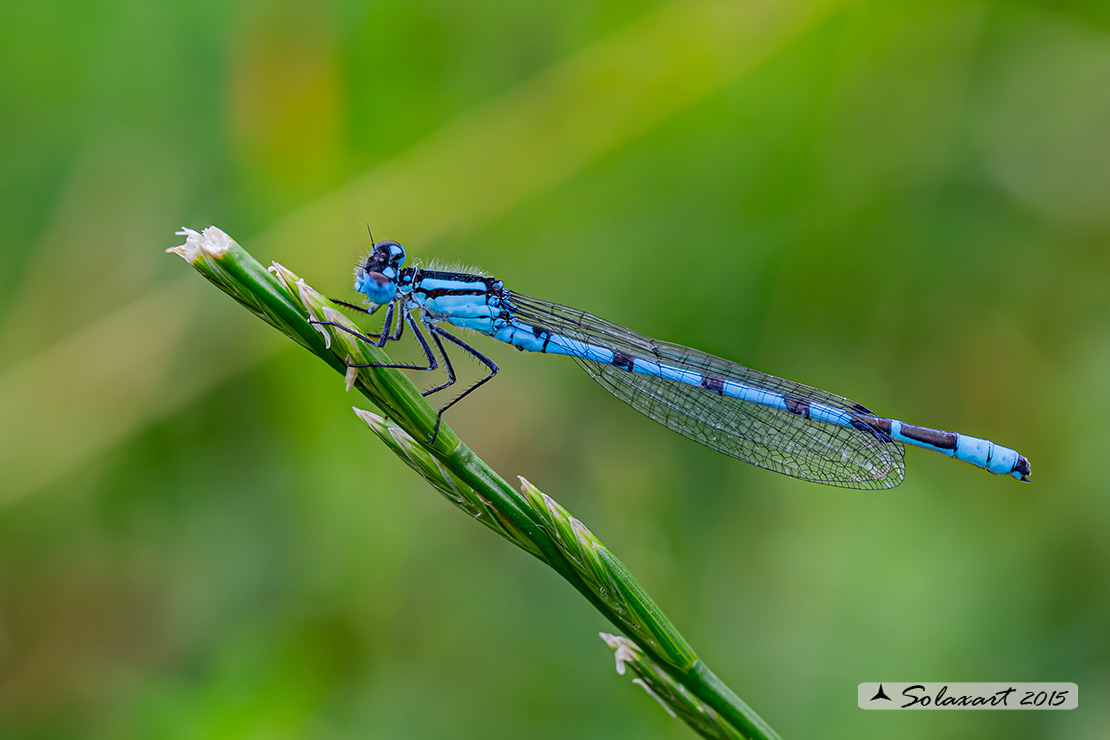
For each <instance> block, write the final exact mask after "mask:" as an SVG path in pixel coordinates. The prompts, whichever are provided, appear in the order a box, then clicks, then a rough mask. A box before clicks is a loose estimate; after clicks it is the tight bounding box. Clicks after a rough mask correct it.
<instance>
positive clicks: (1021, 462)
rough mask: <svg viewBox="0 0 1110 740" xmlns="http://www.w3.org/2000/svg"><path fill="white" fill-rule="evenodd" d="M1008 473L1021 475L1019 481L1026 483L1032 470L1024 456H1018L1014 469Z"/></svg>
mask: <svg viewBox="0 0 1110 740" xmlns="http://www.w3.org/2000/svg"><path fill="white" fill-rule="evenodd" d="M1010 472H1011V473H1021V479H1022V480H1024V481H1028V480H1029V478H1028V477H1027V476H1028V475H1029V474H1030V473H1031V472H1032V470H1031V469H1030V467H1029V461H1028V460H1026V459H1025V457H1024V456H1022V455H1018V459H1017V462H1016V463H1014V467H1013V469H1011V470H1010Z"/></svg>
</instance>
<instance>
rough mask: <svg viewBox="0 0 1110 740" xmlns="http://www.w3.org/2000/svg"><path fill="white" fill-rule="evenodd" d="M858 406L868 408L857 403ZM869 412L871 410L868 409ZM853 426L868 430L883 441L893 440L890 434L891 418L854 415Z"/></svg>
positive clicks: (863, 430)
mask: <svg viewBox="0 0 1110 740" xmlns="http://www.w3.org/2000/svg"><path fill="white" fill-rule="evenodd" d="M856 408H859V409H862V408H866V407H864V406H860V405H859V404H858V403H857V404H856ZM867 413H868V414H870V413H871V412H870V411H868V412H867ZM852 426H854V427H855V428H856V429H858V430H860V431H861V432H867V433H868V434H870V435H871V436H872V437H874V438H875V439H877V440H879V441H880V442H882V443H884V444H885V443H887V442H890V441H891V440H892V438H891V436H890V419H884V418H883V417H881V416H870V415H868V416H853V417H852Z"/></svg>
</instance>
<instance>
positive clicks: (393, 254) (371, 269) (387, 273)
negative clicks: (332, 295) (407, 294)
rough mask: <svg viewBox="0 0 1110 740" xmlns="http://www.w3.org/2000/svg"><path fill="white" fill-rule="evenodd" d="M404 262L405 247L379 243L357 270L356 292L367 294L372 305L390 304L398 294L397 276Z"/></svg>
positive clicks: (387, 242)
mask: <svg viewBox="0 0 1110 740" xmlns="http://www.w3.org/2000/svg"><path fill="white" fill-rule="evenodd" d="M404 262H405V248H404V247H402V246H401V245H400V244H398V243H397V242H394V241H381V242H378V243H377V244H375V245H374V249H373V251H371V252H370V255H369V256H368V257H367V258H366V262H364V263H363V264H362V265H360V266H359V268H358V269H357V270H355V290H357V291H358V292H359V293H364V294H366V298H367V300H369V301H370V302H371V303H375V304H379V305H380V304H383V303H388V302H389V301H391V300H393V298H394V296H395V295H396V293H397V276H398V275H399V274H400V271H401V265H403V264H404Z"/></svg>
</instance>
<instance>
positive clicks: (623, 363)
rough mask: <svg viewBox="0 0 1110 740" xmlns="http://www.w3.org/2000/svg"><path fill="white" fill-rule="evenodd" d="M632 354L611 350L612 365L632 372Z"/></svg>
mask: <svg viewBox="0 0 1110 740" xmlns="http://www.w3.org/2000/svg"><path fill="white" fill-rule="evenodd" d="M632 359H633V358H632V355H629V354H626V353H624V352H618V351H617V350H613V367H619V368H620V369H621V370H627V371H628V372H632Z"/></svg>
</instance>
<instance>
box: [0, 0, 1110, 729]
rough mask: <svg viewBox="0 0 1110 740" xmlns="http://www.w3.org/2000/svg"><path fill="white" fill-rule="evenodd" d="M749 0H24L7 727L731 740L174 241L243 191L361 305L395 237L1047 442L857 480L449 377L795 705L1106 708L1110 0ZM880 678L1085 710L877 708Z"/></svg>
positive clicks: (4, 590) (12, 284) (1008, 725)
mask: <svg viewBox="0 0 1110 740" xmlns="http://www.w3.org/2000/svg"><path fill="white" fill-rule="evenodd" d="M723 6H724V8H723V9H722V8H711V9H708V10H707V9H706V8H705V7H704V5H703V4H702V3H696V2H683V1H682V0H678V1H677V2H674V3H671V4H662V3H627V2H625V3H596V2H585V1H582V0H570V1H569V2H564V3H556V4H547V5H536V4H519V3H512V2H507V1H506V0H495V1H494V2H488V3H483V4H461V3H451V2H444V1H443V0H431V1H427V2H399V1H398V0H391V1H387V2H373V3H367V2H340V1H335V2H326V3H317V4H314V5H312V6H309V5H305V4H301V3H293V2H270V3H262V2H249V3H247V2H244V3H215V2H200V3H191V4H184V3H171V4H159V3H141V2H137V1H136V0H114V2H102V3H85V2H77V3H65V4H62V3H3V4H0V99H2V100H3V101H4V115H3V116H0V141H2V142H3V144H2V146H3V161H4V166H3V168H0V188H2V193H3V196H4V197H3V198H2V199H0V213H2V223H3V231H4V233H3V239H2V241H0V306H2V307H3V311H2V314H0V480H2V481H3V482H2V483H0V503H2V506H3V508H2V509H0V736H3V737H12V738H35V739H38V738H43V739H45V738H70V737H82V738H94V739H95V738H148V737H160V738H248V737H249V738H263V737H265V738H277V737H290V738H293V737H296V738H339V737H343V738H346V737H390V738H392V737H406V738H419V737H483V738H517V737H520V736H521V735H522V734H525V733H527V734H528V735H529V736H530V737H536V738H545V737H553V738H554V737H560V738H561V737H568V736H574V737H597V738H617V737H644V736H654V737H675V738H677V737H689V736H690V734H689V731H688V730H687V729H686V728H685V727H684V726H683V725H681V724H679V723H677V722H674V721H672V720H670V719H669V718H667V717H666V715H665V714H664V713H663V712H662V711H661V710H659V709H658V708H657V707H655V705H654V704H653V703H652V702H650V701H648V700H647V699H646V698H645V697H644V696H643V695H641V693H640V692H639V691H638V690H635V689H632V688H630V687H629V686H628V685H627V684H626V683H625V682H623V681H620V680H618V679H617V678H616V676H615V675H613V672H612V662H611V661H612V656H611V654H610V651H609V650H608V648H606V647H605V645H604V644H603V643H602V642H601V641H600V640H599V639H598V638H597V636H596V633H597V632H598V631H599V630H605V629H607V628H608V625H605V624H603V623H601V622H599V620H598V618H597V616H596V614H595V613H594V612H593V611H592V610H591V609H590V608H589V607H588V605H587V604H586V603H585V602H583V601H582V600H580V599H578V598H577V597H576V596H575V595H574V594H573V593H572V592H571V591H570V590H569V589H567V588H566V587H565V585H564V584H562V583H560V582H559V581H558V580H557V579H555V578H552V577H551V576H550V575H549V574H548V573H545V572H544V569H543V568H542V566H540V565H539V564H538V563H535V562H533V561H532V560H531V559H530V558H528V557H527V556H526V555H524V554H522V553H520V552H516V551H514V550H513V549H512V548H509V547H506V546H505V544H504V543H502V542H501V541H499V540H498V538H495V537H492V536H490V535H489V533H487V532H486V531H485V530H484V529H483V528H481V527H476V526H473V525H472V524H471V523H470V522H468V521H466V518H465V517H464V516H461V515H460V514H459V513H458V512H456V511H455V510H453V509H452V508H451V507H448V506H444V505H443V504H442V502H441V501H440V500H439V497H438V495H436V494H435V493H434V492H433V491H432V490H431V489H429V488H428V487H427V486H426V485H425V484H424V483H423V481H421V480H420V479H419V478H418V477H417V476H416V475H415V474H413V473H411V472H410V471H408V470H407V469H405V468H403V467H402V466H401V465H400V464H399V463H398V462H397V461H396V460H395V459H393V458H392V456H391V454H390V453H389V452H388V451H386V450H384V449H382V448H381V447H380V445H378V444H377V443H376V440H374V439H373V437H372V436H371V435H370V434H368V433H367V432H366V430H365V429H364V428H363V427H362V424H361V422H359V421H358V420H357V419H356V418H355V417H354V416H353V415H352V414H351V412H350V409H349V406H350V398H349V397H348V396H345V395H344V394H343V388H342V384H341V382H339V380H338V379H337V378H336V377H334V375H333V374H332V373H331V372H330V371H328V370H327V369H326V368H323V367H321V366H318V365H319V364H318V363H316V362H314V361H313V359H312V358H310V357H308V356H307V355H306V354H305V353H303V352H300V351H299V350H297V349H295V348H293V346H292V345H291V344H288V343H284V344H283V343H282V342H281V341H280V340H279V338H277V337H276V336H271V335H272V334H274V332H271V331H269V330H268V329H267V328H265V327H263V326H262V325H261V324H260V323H258V322H256V321H254V320H253V319H251V318H250V317H249V316H246V315H245V313H244V312H243V311H240V310H238V308H236V307H235V306H234V305H233V304H232V303H231V302H229V301H227V300H226V299H224V298H222V297H221V296H219V295H218V294H217V293H215V292H214V291H213V290H212V289H211V288H210V287H209V286H207V285H205V284H204V283H203V281H200V280H197V279H196V278H195V277H194V276H192V275H191V274H189V275H185V274H184V273H185V272H187V268H184V267H183V266H182V265H181V264H180V261H179V260H177V259H173V258H169V257H167V256H165V255H164V254H163V253H162V250H163V249H164V248H165V247H168V246H172V245H173V244H176V243H178V238H177V237H173V236H172V234H173V232H174V231H175V230H176V229H177V228H178V227H179V226H180V225H182V224H185V225H189V226H192V227H195V228H199V227H202V226H205V225H207V224H209V223H215V224H218V225H219V226H221V227H222V228H223V229H225V230H226V231H227V232H228V233H230V234H231V235H232V236H234V237H235V238H237V239H238V240H239V241H240V242H241V243H243V244H244V245H246V246H247V247H248V248H250V249H251V251H252V252H254V254H256V255H258V256H259V257H260V258H263V259H265V258H275V259H281V260H282V261H283V262H285V263H286V264H287V265H289V266H290V267H291V268H292V269H294V270H296V271H297V272H299V273H301V274H303V275H305V276H306V277H308V278H310V279H311V281H312V282H313V283H314V284H315V285H317V286H318V287H321V288H326V289H330V290H331V291H332V293H333V294H334V295H336V296H339V297H348V298H350V297H352V296H351V290H350V285H349V281H350V278H349V275H350V270H351V266H352V265H353V264H354V261H355V259H356V258H357V255H358V254H359V252H360V250H363V249H365V247H366V245H367V238H366V235H365V225H366V224H367V223H369V224H370V225H371V226H372V227H373V228H374V233H375V236H376V237H378V238H394V239H398V240H400V241H402V242H403V243H405V244H406V246H407V247H408V249H409V251H410V254H411V255H413V256H416V257H419V258H420V259H423V260H431V259H433V258H440V259H443V260H447V261H459V262H465V263H469V264H476V265H480V266H481V267H483V268H486V269H488V270H490V271H491V272H493V273H495V274H497V275H498V276H499V277H502V278H503V279H505V280H506V282H507V284H508V285H510V286H511V287H513V288H515V289H519V290H521V291H523V292H527V293H532V294H535V295H539V296H543V297H550V298H554V299H557V300H561V301H565V302H567V303H570V304H572V305H579V306H582V307H584V308H588V309H591V310H594V311H596V312H598V313H600V314H602V315H604V316H607V317H610V318H612V319H614V320H617V321H621V322H623V323H627V324H629V325H631V326H633V327H635V328H637V329H639V330H641V331H644V332H648V333H651V334H653V335H655V336H658V337H661V338H665V339H671V340H674V341H679V342H682V343H684V344H689V345H692V346H695V347H699V348H702V349H705V350H708V351H711V352H714V353H716V354H720V355H723V356H725V357H729V358H733V359H736V360H738V361H741V362H744V363H745V364H749V365H752V366H754V367H756V368H759V369H761V370H764V371H767V372H771V373H775V374H779V375H783V376H785V377H789V378H791V379H794V380H799V381H802V382H806V383H810V384H813V385H817V386H820V387H824V388H828V389H829V390H831V391H834V392H837V393H841V394H844V395H847V396H849V397H852V398H855V399H857V400H859V401H861V402H863V403H865V404H867V405H869V406H871V407H872V408H875V409H876V410H877V411H880V412H882V413H885V414H890V415H894V416H898V417H901V418H904V419H906V420H909V421H913V422H917V423H921V424H927V425H931V426H938V427H941V428H949V429H958V430H960V431H965V432H968V433H970V434H975V435H979V436H985V437H989V438H992V439H995V440H996V441H999V442H1001V443H1003V444H1006V445H1010V446H1013V447H1015V448H1017V449H1018V450H1020V451H1021V452H1023V453H1024V454H1026V455H1027V456H1028V457H1029V458H1030V460H1031V461H1032V464H1033V480H1034V482H1033V483H1032V484H1030V485H1018V484H1016V483H1014V482H1013V481H1012V480H1008V479H998V478H994V477H992V476H989V475H986V474H984V473H981V472H979V471H976V470H974V469H972V468H970V467H968V466H965V465H960V464H957V463H954V462H952V461H948V460H944V459H942V458H940V457H938V456H932V455H929V454H927V453H924V452H919V451H914V450H911V451H910V452H909V453H908V454H909V461H908V465H909V474H908V478H907V482H906V483H905V484H904V485H903V486H902V488H900V489H898V490H896V491H894V492H892V493H887V494H854V493H849V492H844V491H839V490H834V489H825V488H821V487H819V486H814V485H809V484H804V483H800V482H797V481H792V480H789V479H786V478H782V477H780V476H775V475H772V474H770V473H766V472H763V471H759V470H756V469H752V468H749V467H747V466H743V465H740V464H737V463H735V462H734V461H732V460H730V459H728V458H724V457H722V456H716V455H714V454H713V453H711V452H710V451H708V450H706V449H703V448H701V447H699V446H697V445H694V444H692V443H689V442H687V441H686V440H684V439H682V438H681V437H678V436H677V435H673V434H670V433H668V432H666V431H665V430H663V429H662V428H661V427H658V426H656V425H654V424H651V423H649V422H647V421H645V420H643V419H642V417H639V416H638V415H637V414H636V413H635V412H633V411H631V410H629V409H627V408H625V407H624V406H623V405H622V404H620V403H619V402H618V401H615V400H613V399H611V398H609V397H608V395H607V394H606V393H605V392H604V391H603V390H602V389H600V388H598V387H596V386H595V385H594V384H592V383H591V382H589V380H588V379H587V378H586V377H585V376H584V375H582V374H581V373H579V372H578V370H577V368H576V367H574V364H573V363H571V362H568V361H560V360H559V359H557V358H547V357H533V356H524V355H518V354H517V353H515V352H513V351H512V350H511V349H509V348H503V347H499V346H491V345H492V344H494V343H489V342H487V343H483V345H482V349H483V351H488V352H489V353H490V355H491V356H492V357H493V358H494V359H495V360H496V361H498V362H499V363H501V365H502V367H503V372H502V374H501V375H500V376H499V378H498V380H497V382H496V383H494V384H492V385H491V386H490V387H488V388H487V389H485V390H484V391H483V392H482V393H481V394H480V395H478V396H477V397H474V398H473V399H468V400H467V401H466V402H464V403H463V404H460V406H459V407H457V408H456V409H454V410H452V412H451V414H452V418H451V423H452V425H453V426H454V427H455V429H456V430H458V431H459V432H460V433H461V434H462V435H463V437H464V438H465V439H467V441H468V443H469V444H470V446H471V447H473V448H474V449H475V450H476V451H477V452H478V453H479V454H481V455H482V456H483V457H485V458H486V459H487V460H488V461H490V462H491V463H492V464H493V465H494V466H495V467H497V468H498V469H499V470H500V471H501V472H502V474H503V475H505V476H506V477H511V476H514V475H516V474H518V473H519V474H525V475H527V476H528V478H529V479H530V480H533V481H535V482H536V483H537V484H538V485H540V486H541V487H542V488H544V489H545V490H547V491H549V492H551V493H552V494H553V495H555V496H556V497H557V498H559V499H560V500H561V501H563V502H564V503H565V504H566V505H567V506H568V507H570V508H572V509H573V510H574V511H575V512H576V513H578V514H579V515H581V516H582V518H583V519H584V520H585V521H586V522H587V523H588V524H589V526H590V527H591V529H593V530H594V531H595V532H597V533H598V535H599V536H601V537H602V538H603V539H605V541H606V542H607V543H608V544H609V545H610V546H611V547H613V548H614V550H615V551H616V552H617V553H618V554H619V555H620V557H621V558H622V559H623V560H624V561H625V562H626V563H627V564H628V565H629V567H630V568H632V570H633V571H634V572H635V573H636V574H637V576H638V577H639V578H640V580H641V581H642V582H643V583H644V584H645V585H646V586H647V587H648V588H649V590H651V592H652V594H653V596H655V598H656V599H657V600H658V601H659V602H660V604H661V606H662V607H663V608H664V609H665V610H666V611H667V612H668V614H669V615H670V616H671V618H672V619H674V620H675V622H676V624H677V625H678V627H679V628H680V629H682V631H683V632H684V634H685V635H686V636H687V637H689V638H690V639H691V640H692V642H693V644H694V647H695V648H696V649H697V650H698V652H699V653H700V654H702V655H703V656H704V657H705V659H706V660H707V661H708V662H710V663H711V664H712V665H713V666H714V668H715V669H716V670H717V672H718V673H719V674H720V675H721V677H722V678H723V679H724V680H726V681H727V682H728V683H729V684H730V685H731V686H732V687H733V688H734V689H736V690H737V692H738V693H739V694H740V695H741V696H742V697H743V698H744V699H745V700H746V701H748V702H749V703H750V704H751V705H752V706H753V707H754V708H755V709H756V710H757V711H758V712H759V713H760V714H762V715H763V716H764V717H765V718H766V719H767V720H768V721H769V722H770V723H771V724H772V725H773V726H774V727H775V728H776V729H777V730H778V731H779V732H781V733H782V734H783V735H784V736H785V737H796V738H803V737H827V736H829V735H830V734H832V732H830V728H831V729H832V730H834V731H835V734H836V735H837V736H843V737H856V738H870V737H874V738H887V737H895V736H896V737H899V738H904V739H906V740H912V739H913V738H935V737H945V738H962V737H968V738H971V737H974V738H979V739H989V738H1007V739H1012V738H1041V737H1049V736H1057V737H1062V736H1067V737H1069V738H1096V737H1098V738H1101V737H1105V730H1106V727H1108V726H1110V709H1107V706H1108V705H1107V703H1106V702H1105V701H1101V699H1103V698H1104V697H1105V696H1106V695H1107V693H1108V692H1110V637H1108V630H1107V629H1106V626H1107V624H1110V589H1108V588H1107V583H1106V573H1107V572H1110V538H1107V537H1106V535H1105V526H1106V522H1107V521H1110V497H1108V496H1107V495H1106V494H1107V485H1106V483H1105V479H1104V475H1103V473H1102V467H1103V463H1104V461H1105V455H1106V449H1107V447H1108V446H1110V427H1108V425H1107V424H1106V422H1105V419H1106V418H1107V415H1108V413H1110V384H1108V383H1107V377H1108V375H1110V289H1108V288H1110V249H1107V246H1106V245H1107V238H1108V236H1110V137H1107V133H1106V132H1107V131H1110V96H1108V95H1107V93H1106V90H1107V87H1106V80H1107V79H1110V9H1108V6H1107V5H1106V4H1105V3H1103V2H1094V1H1093V0H1092V1H1089V2H1079V1H1078V0H1073V1H1070V2H1066V3H1049V2H1039V3H1032V2H1026V3H1020V2H1018V3H1015V2H996V3H992V2H978V3H976V2H833V1H832V0H825V1H823V2H800V1H795V2H788V3H768V2H762V1H760V2H752V3H747V2H743V3H724V4H723ZM471 372H472V373H473V374H475V375H476V373H477V372H478V371H477V369H476V368H472V369H471ZM753 594H754V595H757V596H758V598H754V599H753V598H752V595H753ZM879 679H890V680H961V681H975V680H1015V681H1036V680H1055V681H1075V682H1077V683H1078V684H1079V685H1080V687H1081V702H1080V704H1081V708H1080V709H1079V710H1077V711H1075V712H1070V713H1024V712H1023V713H1009V712H1005V713H1004V712H976V713H951V712H935V713H914V714H901V713H877V712H862V711H860V710H858V709H857V708H856V707H855V705H854V698H853V697H854V696H855V693H854V691H855V685H856V684H857V683H859V682H861V681H872V680H879ZM570 707H573V708H574V711H568V709H569V708H570Z"/></svg>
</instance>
